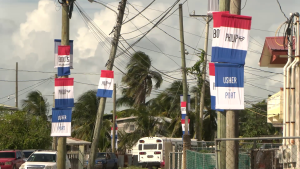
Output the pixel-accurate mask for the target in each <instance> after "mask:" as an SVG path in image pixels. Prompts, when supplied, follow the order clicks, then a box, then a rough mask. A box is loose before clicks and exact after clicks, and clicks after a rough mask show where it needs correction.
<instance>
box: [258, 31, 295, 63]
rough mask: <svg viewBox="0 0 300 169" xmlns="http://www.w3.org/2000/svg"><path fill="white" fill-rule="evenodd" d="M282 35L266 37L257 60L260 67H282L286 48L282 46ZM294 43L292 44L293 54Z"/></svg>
mask: <svg viewBox="0 0 300 169" xmlns="http://www.w3.org/2000/svg"><path fill="white" fill-rule="evenodd" d="M283 39H284V37H283V36H278V37H266V39H265V43H264V47H263V50H262V53H261V57H260V60H259V63H258V64H259V66H260V67H271V68H272V67H273V68H276V67H277V68H282V67H284V65H285V63H286V62H287V57H288V48H287V47H285V48H284V46H283ZM294 53H295V45H294V46H293V54H294Z"/></svg>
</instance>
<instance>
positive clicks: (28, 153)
mask: <svg viewBox="0 0 300 169" xmlns="http://www.w3.org/2000/svg"><path fill="white" fill-rule="evenodd" d="M23 153H24V155H25V158H28V157H29V156H30V155H31V154H32V153H33V152H32V151H31V152H23Z"/></svg>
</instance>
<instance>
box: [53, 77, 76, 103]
mask: <svg viewBox="0 0 300 169" xmlns="http://www.w3.org/2000/svg"><path fill="white" fill-rule="evenodd" d="M54 86H55V87H54V92H55V94H54V95H55V108H66V107H74V90H73V89H74V78H56V79H55V84H54Z"/></svg>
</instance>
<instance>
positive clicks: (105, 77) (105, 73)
mask: <svg viewBox="0 0 300 169" xmlns="http://www.w3.org/2000/svg"><path fill="white" fill-rule="evenodd" d="M113 89H114V71H111V70H101V76H100V81H99V85H98V90H97V96H98V97H110V98H111V97H112V94H113Z"/></svg>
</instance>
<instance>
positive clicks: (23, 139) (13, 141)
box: [0, 111, 52, 149]
mask: <svg viewBox="0 0 300 169" xmlns="http://www.w3.org/2000/svg"><path fill="white" fill-rule="evenodd" d="M0 131H1V134H0V149H48V148H49V146H50V145H51V142H52V137H51V136H50V131H51V126H50V123H49V122H48V121H47V120H45V119H43V118H41V116H36V115H32V114H29V113H27V112H24V111H17V112H14V113H13V114H9V113H3V114H1V120H0Z"/></svg>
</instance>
